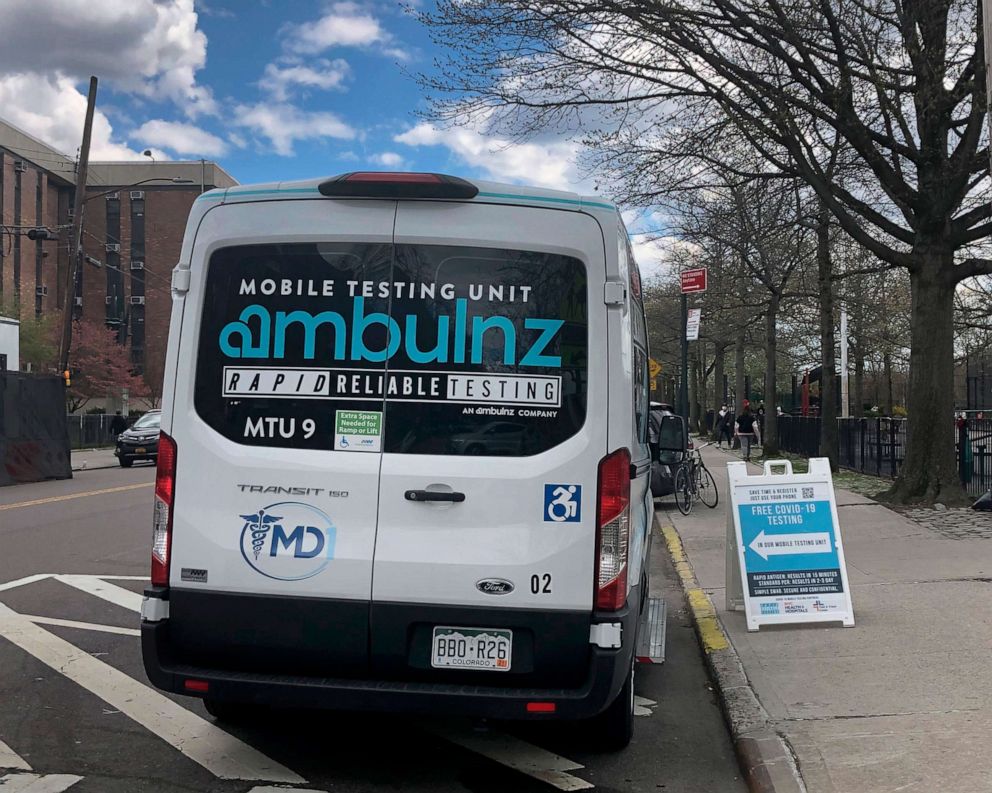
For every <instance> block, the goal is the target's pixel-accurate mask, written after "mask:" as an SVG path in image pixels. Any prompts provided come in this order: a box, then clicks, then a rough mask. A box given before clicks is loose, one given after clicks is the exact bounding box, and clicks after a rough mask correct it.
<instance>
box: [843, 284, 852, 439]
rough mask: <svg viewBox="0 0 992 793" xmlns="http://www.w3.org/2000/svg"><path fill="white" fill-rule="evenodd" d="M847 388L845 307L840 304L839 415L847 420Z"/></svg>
mask: <svg viewBox="0 0 992 793" xmlns="http://www.w3.org/2000/svg"><path fill="white" fill-rule="evenodd" d="M848 389H849V386H848V382H847V306H845V305H844V304H843V303H841V304H840V415H841V418H845V419H846V418H847V417H848V416H850V415H851V411H850V408H849V405H850V400H849V399H848V395H849V393H850V392H849V390H848Z"/></svg>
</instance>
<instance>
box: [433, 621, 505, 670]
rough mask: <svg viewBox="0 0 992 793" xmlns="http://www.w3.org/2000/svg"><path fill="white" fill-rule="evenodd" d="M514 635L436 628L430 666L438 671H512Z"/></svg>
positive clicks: (489, 630)
mask: <svg viewBox="0 0 992 793" xmlns="http://www.w3.org/2000/svg"><path fill="white" fill-rule="evenodd" d="M512 649H513V631H506V630H498V629H495V628H449V627H446V626H440V625H439V626H437V627H435V628H434V640H433V642H432V644H431V666H433V667H434V668H435V669H490V670H492V671H495V672H508V671H510V659H511V657H512V653H511V651H512Z"/></svg>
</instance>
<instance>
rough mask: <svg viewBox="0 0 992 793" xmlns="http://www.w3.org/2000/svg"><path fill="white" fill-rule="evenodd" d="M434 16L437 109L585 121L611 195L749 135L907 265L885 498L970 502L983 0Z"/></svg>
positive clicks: (612, 5) (509, 9)
mask: <svg viewBox="0 0 992 793" xmlns="http://www.w3.org/2000/svg"><path fill="white" fill-rule="evenodd" d="M423 16H424V18H425V20H427V21H428V22H429V23H430V24H431V26H432V35H433V36H434V37H435V39H436V40H437V41H438V42H439V43H441V44H443V45H445V46H448V47H450V52H451V60H450V61H449V64H448V65H447V66H446V65H445V64H443V63H442V64H440V65H439V69H438V71H437V72H436V73H435V74H434V75H433V76H429V77H425V78H424V83H425V85H426V86H427V87H428V88H431V89H435V90H436V91H438V92H440V94H439V95H440V96H441V99H440V101H439V102H438V103H437V104H436V105H435V107H434V112H435V114H436V115H437V116H438V117H440V118H442V119H448V120H463V121H464V120H469V119H474V120H479V119H480V118H482V119H485V121H486V123H488V124H489V125H490V126H497V127H502V128H504V129H505V128H509V129H511V130H512V131H514V132H515V133H517V134H518V135H528V134H533V133H535V132H538V131H548V130H557V131H561V130H565V129H567V130H576V129H579V130H583V132H584V135H585V139H586V142H587V143H589V144H590V145H591V146H592V151H593V152H594V155H598V156H595V162H594V167H595V171H594V172H595V173H596V174H597V177H598V178H599V179H600V180H601V182H603V183H604V184H605V183H609V185H610V187H609V192H611V193H613V194H614V195H615V196H616V197H617V198H618V199H621V200H627V201H631V202H633V203H638V204H644V205H648V204H655V205H657V204H660V203H663V202H664V200H665V198H666V197H668V196H671V195H672V194H673V193H674V192H677V191H678V190H680V189H681V188H682V187H683V186H684V184H685V183H686V182H687V181H689V182H698V181H699V177H700V169H705V166H706V165H707V164H714V165H719V166H721V167H722V166H725V165H726V162H727V160H726V157H725V155H726V153H727V150H728V148H733V147H735V146H737V145H739V141H741V140H744V141H746V142H747V143H748V145H749V146H750V147H752V148H753V149H754V150H755V151H757V152H759V153H760V154H761V155H762V158H763V160H764V163H765V166H764V169H763V170H766V171H767V170H774V171H776V172H779V173H781V174H783V175H788V176H796V177H799V178H801V179H802V180H803V181H804V182H805V183H806V184H808V185H809V186H810V187H812V189H813V190H814V191H815V192H816V194H817V195H818V196H819V197H820V199H821V200H822V201H823V202H824V204H825V205H826V206H827V208H828V210H829V211H830V213H831V215H832V216H833V217H834V218H835V219H836V221H837V222H838V223H839V225H840V226H841V227H842V228H843V229H844V231H845V232H846V233H848V234H849V235H851V236H852V237H853V238H854V239H856V240H857V241H858V242H859V243H860V244H861V245H863V246H864V247H865V248H866V249H868V250H869V251H871V252H872V253H873V254H874V255H875V256H876V257H878V258H879V259H880V260H881V261H882V262H884V263H886V264H889V265H892V266H896V267H902V268H905V269H906V270H908V271H909V273H910V277H911V284H912V292H913V312H912V336H913V344H912V354H911V373H910V386H909V411H910V416H911V420H912V418H913V417H916V419H917V420H916V421H915V422H912V428H911V431H910V435H909V440H908V446H907V453H906V460H905V463H904V465H903V468H902V472H901V474H900V477H899V479H898V480H897V482H896V483H895V485H894V486H893V488H892V491H891V492H890V496H891V497H892V498H893V499H896V500H899V501H913V500H929V501H932V500H935V499H937V498H940V499H942V500H945V501H960V500H962V498H963V495H962V493H961V488H960V484H959V482H958V477H957V472H956V466H955V459H954V447H953V439H952V436H951V433H950V432H949V431H947V430H946V426H945V425H946V424H947V422H949V421H950V417H951V415H952V408H953V394H952V388H951V381H952V375H953V343H954V342H953V319H952V317H953V307H954V294H955V288H956V285H957V284H958V283H960V282H961V281H963V280H966V279H970V278H973V277H975V276H977V275H980V274H984V273H990V272H992V260H990V259H989V258H986V257H985V256H983V255H980V254H981V253H982V251H981V250H980V249H976V248H975V246H976V244H978V243H981V242H982V241H983V240H984V239H985V238H986V237H987V236H988V235H989V233H990V232H992V224H990V219H992V205H990V203H989V202H988V201H987V200H986V199H985V197H984V193H985V191H986V190H987V186H988V150H987V149H988V139H987V132H986V129H985V123H984V121H985V109H986V100H985V79H986V77H985V62H984V54H983V40H982V30H981V24H980V18H979V13H978V3H977V2H976V1H975V0H689V1H688V2H687V1H686V0H623V1H622V2H621V0H595V1H594V0H565V1H563V2H562V1H558V0H548V1H544V2H540V3H534V2H531V0H519V1H510V2H506V1H504V2H490V1H489V0H486V2H483V0H440V2H439V3H438V5H437V6H436V10H435V11H433V12H429V13H426V14H424V15H423ZM834 141H837V142H838V144H839V145H840V147H841V148H842V149H843V158H844V167H843V168H840V169H838V172H837V174H836V175H831V174H830V173H828V168H827V162H828V160H829V151H830V149H831V144H832V143H833V142H834ZM613 180H616V181H615V182H614V181H613ZM945 419H946V421H945Z"/></svg>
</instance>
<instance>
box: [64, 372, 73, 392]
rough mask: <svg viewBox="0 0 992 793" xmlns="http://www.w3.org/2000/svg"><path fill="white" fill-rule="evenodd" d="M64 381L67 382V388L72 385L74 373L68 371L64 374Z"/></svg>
mask: <svg viewBox="0 0 992 793" xmlns="http://www.w3.org/2000/svg"><path fill="white" fill-rule="evenodd" d="M62 379H63V380H65V387H66V388H68V387H69V386H71V385H72V373H71V372H70V371H69V370H68V369H66V370H65V371H64V372H62Z"/></svg>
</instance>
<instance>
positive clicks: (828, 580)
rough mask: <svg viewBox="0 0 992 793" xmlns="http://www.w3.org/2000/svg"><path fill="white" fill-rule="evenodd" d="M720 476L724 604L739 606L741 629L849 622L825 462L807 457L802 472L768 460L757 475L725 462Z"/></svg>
mask: <svg viewBox="0 0 992 793" xmlns="http://www.w3.org/2000/svg"><path fill="white" fill-rule="evenodd" d="M777 469H784V471H785V473H782V474H773V473H772V471H773V470H777ZM727 475H728V478H729V480H730V510H729V512H728V515H727V608H728V609H730V610H733V609H735V608H737V607H743V608H744V611H745V613H746V616H747V629H748V630H749V631H756V630H758V629H759V628H760V627H761V626H762V625H782V624H793V623H799V622H841V623H843V624H844V625H845V626H848V627H850V626H853V625H854V607H853V606H852V604H851V590H850V587H849V585H848V582H847V566H846V563H845V561H844V545H843V543H842V542H841V537H840V523H839V521H838V519H837V499H836V497H835V495H834V485H833V478H832V477H831V474H830V461H829V460H827V459H826V458H814V459H811V460H810V461H809V473H807V474H794V473H793V472H792V463H791V462H789V461H788V460H774V461H769V462H766V463H765V470H764V472H763V474H760V475H758V476H749V475H748V472H747V464H746V463H743V462H733V463H728V464H727ZM731 549H736V553H734V551H733V550H731ZM735 557H736V558H735Z"/></svg>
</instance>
